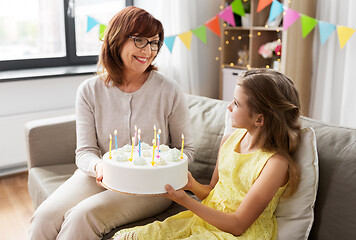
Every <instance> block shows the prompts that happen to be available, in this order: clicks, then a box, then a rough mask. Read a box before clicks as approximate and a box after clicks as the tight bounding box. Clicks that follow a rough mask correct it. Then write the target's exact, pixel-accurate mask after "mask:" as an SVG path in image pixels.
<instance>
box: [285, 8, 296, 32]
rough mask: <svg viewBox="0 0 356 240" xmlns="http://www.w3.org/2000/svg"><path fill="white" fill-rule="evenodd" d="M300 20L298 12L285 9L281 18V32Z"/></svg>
mask: <svg viewBox="0 0 356 240" xmlns="http://www.w3.org/2000/svg"><path fill="white" fill-rule="evenodd" d="M299 18H300V14H299V12H296V11H294V10H292V9H289V8H287V9H286V10H285V15H284V17H283V30H287V29H288V28H289V27H290V26H291V25H292V24H293V23H295V21H297V20H298V19H299Z"/></svg>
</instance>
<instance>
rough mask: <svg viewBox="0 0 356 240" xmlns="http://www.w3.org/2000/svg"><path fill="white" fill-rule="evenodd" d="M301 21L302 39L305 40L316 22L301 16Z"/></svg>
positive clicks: (313, 19)
mask: <svg viewBox="0 0 356 240" xmlns="http://www.w3.org/2000/svg"><path fill="white" fill-rule="evenodd" d="M301 19H302V33H303V38H305V37H306V36H307V35H308V34H309V33H310V32H311V30H313V28H314V27H315V26H316V25H317V24H318V20H316V19H315V18H312V17H309V16H305V15H302V17H301Z"/></svg>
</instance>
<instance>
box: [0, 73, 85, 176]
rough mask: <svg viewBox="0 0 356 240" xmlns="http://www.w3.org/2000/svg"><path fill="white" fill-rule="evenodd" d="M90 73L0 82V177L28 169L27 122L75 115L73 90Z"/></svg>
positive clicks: (74, 91) (74, 93)
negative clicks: (25, 131) (25, 128)
mask: <svg viewBox="0 0 356 240" xmlns="http://www.w3.org/2000/svg"><path fill="white" fill-rule="evenodd" d="M90 76H91V75H78V76H66V77H49V78H40V79H35V80H25V81H13V82H2V83H0V176H2V175H7V174H11V173H15V172H19V171H23V170H25V169H27V152H26V151H27V150H26V146H25V138H24V126H25V124H26V122H28V121H31V120H35V119H41V118H47V117H54V116H60V115H67V114H74V112H75V109H74V108H75V95H76V90H77V88H78V86H79V84H80V83H81V82H82V81H83V80H85V79H87V78H89V77H90Z"/></svg>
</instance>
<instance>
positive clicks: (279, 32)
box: [220, 0, 288, 101]
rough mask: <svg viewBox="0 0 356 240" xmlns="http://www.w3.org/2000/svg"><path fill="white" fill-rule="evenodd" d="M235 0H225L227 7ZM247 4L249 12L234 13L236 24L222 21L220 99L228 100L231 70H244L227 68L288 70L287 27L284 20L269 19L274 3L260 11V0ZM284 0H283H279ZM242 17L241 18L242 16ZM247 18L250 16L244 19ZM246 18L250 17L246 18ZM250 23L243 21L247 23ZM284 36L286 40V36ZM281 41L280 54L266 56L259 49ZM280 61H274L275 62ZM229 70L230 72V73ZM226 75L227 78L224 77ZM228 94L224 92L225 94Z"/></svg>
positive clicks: (251, 0) (250, 1)
mask: <svg viewBox="0 0 356 240" xmlns="http://www.w3.org/2000/svg"><path fill="white" fill-rule="evenodd" d="M232 2H233V0H223V1H222V4H223V6H224V7H226V6H227V5H229V4H231V3H232ZM242 2H244V4H246V3H249V4H250V14H246V16H245V17H242V18H241V17H240V16H238V15H235V22H236V24H237V26H231V25H229V24H228V23H226V22H223V23H222V28H221V29H222V31H221V43H220V46H221V49H220V50H221V55H220V99H224V100H228V101H230V100H231V99H227V98H226V94H224V93H223V92H224V89H227V87H226V86H225V85H226V84H227V85H228V86H230V84H231V79H227V78H230V77H231V76H230V75H231V74H230V73H231V72H241V71H233V70H231V71H230V72H229V70H226V69H240V70H246V69H250V68H272V67H273V66H274V67H273V68H275V69H276V68H277V69H278V70H279V71H281V72H284V71H285V58H286V51H283V49H286V48H285V46H286V41H285V40H286V39H287V38H286V37H285V35H286V34H287V32H286V31H283V28H282V21H281V18H282V16H280V20H279V21H278V19H276V21H275V22H274V23H268V22H267V20H268V17H269V13H270V9H271V5H269V6H267V7H266V8H264V9H263V10H262V11H261V12H257V11H256V10H257V5H258V2H259V0H248V1H244V0H242ZM280 2H281V3H282V4H284V5H285V4H288V1H286V2H287V3H283V1H280ZM240 18H241V19H240ZM244 18H247V19H244ZM246 20H247V21H246ZM246 22H247V24H248V23H249V25H244V23H246ZM284 39H285V40H284ZM273 41H280V42H281V44H282V55H281V57H278V58H277V57H272V58H263V57H262V56H261V55H260V54H259V53H258V52H259V49H260V47H261V46H262V45H263V44H265V43H268V42H273ZM275 61H277V62H276V63H275V64H274V62H275ZM227 73H229V74H227ZM224 77H225V79H224ZM224 95H225V96H224Z"/></svg>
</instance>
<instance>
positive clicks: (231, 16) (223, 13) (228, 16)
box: [219, 5, 236, 26]
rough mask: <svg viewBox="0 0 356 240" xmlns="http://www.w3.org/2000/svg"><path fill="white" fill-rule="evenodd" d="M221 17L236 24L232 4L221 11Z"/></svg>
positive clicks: (233, 24) (231, 23) (229, 22)
mask: <svg viewBox="0 0 356 240" xmlns="http://www.w3.org/2000/svg"><path fill="white" fill-rule="evenodd" d="M219 17H220V18H221V19H222V20H224V21H225V22H227V23H228V24H230V25H232V26H236V23H235V18H234V13H233V12H232V9H231V5H229V6H227V7H226V8H225V9H224V10H222V11H221V12H220V13H219Z"/></svg>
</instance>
